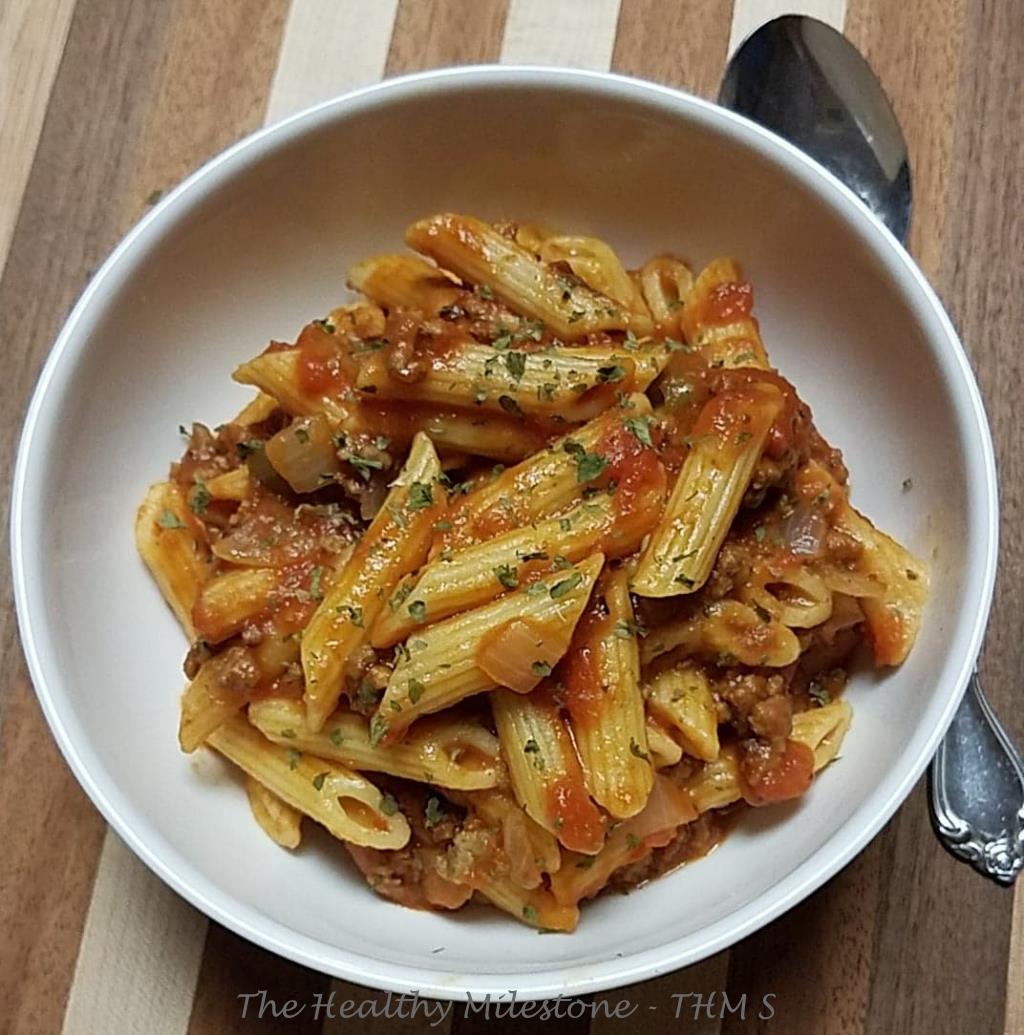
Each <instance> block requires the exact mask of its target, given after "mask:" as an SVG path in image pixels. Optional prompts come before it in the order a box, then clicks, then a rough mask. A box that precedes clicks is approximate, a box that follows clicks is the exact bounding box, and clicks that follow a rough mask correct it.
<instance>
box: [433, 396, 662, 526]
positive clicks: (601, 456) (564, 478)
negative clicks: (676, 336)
mask: <svg viewBox="0 0 1024 1035" xmlns="http://www.w3.org/2000/svg"><path fill="white" fill-rule="evenodd" d="M650 412H651V404H650V402H649V401H648V400H647V397H646V396H644V395H631V396H629V397H628V398H625V399H624V400H623V401H622V402H621V403H620V404H619V405H618V406H616V407H615V408H613V409H611V410H608V411H606V412H605V413H603V414H601V416H600V417H596V418H595V419H594V420H592V421H590V422H589V423H588V424H584V425H583V426H582V427H581V428H578V429H577V430H575V431H574V432H572V433H571V434H570V435H567V436H565V437H564V438H561V439H559V440H558V441H557V442H554V443H552V444H551V446H550V447H549V448H548V449H546V450H544V451H543V452H540V453H535V454H534V455H532V456H529V457H527V458H526V459H525V460H523V461H522V463H520V464H517V465H516V466H515V467H510V468H509V469H508V470H506V471H503V472H502V473H501V474H500V475H499V476H498V477H497V478H494V479H492V480H491V481H489V482H487V483H486V484H485V485H482V486H481V487H479V488H477V489H474V490H473V491H472V492H470V493H469V494H468V495H467V496H464V497H463V498H462V499H461V500H460V501H459V502H458V503H457V504H456V505H455V506H454V507H453V508H452V512H451V514H450V515H449V518H450V520H451V522H452V525H453V526H454V527H453V531H452V532H451V533H450V534H449V535H448V536H446V537H445V542H446V545H452V546H463V545H467V544H468V543H472V542H477V541H480V540H482V539H490V538H493V537H494V536H495V535H497V534H498V533H500V532H506V531H508V530H509V529H512V528H517V527H521V526H523V525H527V524H529V523H530V522H532V521H536V520H537V519H538V518H542V517H550V516H551V515H552V514H558V513H559V512H561V511H563V510H565V509H566V508H567V507H569V506H571V505H572V504H573V503H575V502H576V501H578V500H579V499H580V498H581V497H582V496H583V494H584V493H585V492H586V490H587V489H588V488H593V487H594V482H595V481H597V480H598V479H599V478H600V477H601V476H602V475H603V474H604V473H605V472H606V469H607V466H608V453H609V449H608V444H609V443H610V442H611V441H613V439H614V437H615V436H617V435H618V433H619V430H620V429H621V428H622V427H623V425H624V424H625V422H627V421H634V422H635V421H641V422H642V421H643V418H645V417H646V416H647V415H649V414H650ZM631 426H634V427H635V426H636V425H635V424H633V425H631ZM651 452H652V453H653V450H651Z"/></svg>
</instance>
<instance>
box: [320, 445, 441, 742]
mask: <svg viewBox="0 0 1024 1035" xmlns="http://www.w3.org/2000/svg"><path fill="white" fill-rule="evenodd" d="M440 478H441V465H440V463H439V462H438V459H437V454H436V453H435V452H434V447H433V446H432V445H431V443H430V439H428V438H427V437H426V436H425V435H420V436H417V438H416V439H415V440H414V441H413V444H412V448H411V450H410V453H409V459H408V460H407V461H406V464H405V466H404V467H403V468H402V472H401V474H400V475H399V476H398V479H397V480H396V481H395V483H394V485H393V487H392V489H391V491H390V492H389V493H388V495H387V498H386V499H385V501H384V505H383V506H382V507H381V509H380V511H379V512H378V514H377V516H376V517H375V518H374V520H373V522H372V524H371V525H370V527H369V528H368V529H367V530H366V532H365V533H364V535H363V538H362V539H361V540H360V541H359V545H358V546H357V547H356V549H355V551H354V552H353V554H352V556H351V557H350V558H349V559H348V561H347V563H346V564H345V565H344V566H343V567H342V569H341V571H340V572H338V575H337V578H336V579H335V581H334V584H333V585H332V586H331V588H330V590H329V591H328V592H327V594H326V595H325V596H324V599H323V601H322V602H321V604H320V606H319V607H318V608H317V610H316V612H315V613H314V614H313V617H312V618H311V619H310V621H309V625H308V626H307V627H306V630H305V633H304V635H303V637H302V671H303V674H304V675H305V680H306V691H305V701H306V717H307V725H308V726H309V728H310V729H311V730H314V731H315V730H319V729H320V728H321V727H322V726H323V724H324V722H325V721H326V719H327V716H328V715H330V713H331V712H332V711H334V708H335V705H336V704H337V703H338V699H339V698H340V697H341V694H342V691H343V689H344V683H345V676H346V671H347V668H348V667H349V665H350V662H351V661H352V660H353V659H354V657H355V654H356V652H357V650H358V648H359V647H360V646H361V645H362V644H363V643H364V642H365V640H366V637H367V632H368V630H369V628H370V626H371V625H372V624H373V622H374V621H375V620H376V618H377V614H378V613H379V611H380V609H381V608H382V607H383V606H384V603H385V601H386V600H387V599H388V597H389V596H390V594H391V592H392V590H393V589H394V587H395V584H396V583H397V582H398V580H399V579H400V578H401V577H402V576H403V575H405V574H407V573H408V572H410V571H413V570H415V569H416V568H417V567H419V565H420V564H422V563H423V561H424V560H425V559H426V555H427V550H428V549H429V545H430V537H431V530H432V528H433V525H434V523H435V522H436V521H437V520H438V518H439V516H440V515H441V514H442V513H443V511H444V506H445V503H444V498H443V492H442V489H441V486H440Z"/></svg>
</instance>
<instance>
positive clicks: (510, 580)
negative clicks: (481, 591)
mask: <svg viewBox="0 0 1024 1035" xmlns="http://www.w3.org/2000/svg"><path fill="white" fill-rule="evenodd" d="M494 575H495V578H497V580H498V581H499V582H500V583H501V584H502V585H503V586H504V587H505V588H506V589H515V588H516V587H517V586H518V585H519V572H518V571H517V570H516V569H515V567H514V566H513V565H511V564H499V565H498V566H497V567H496V568H495V569H494Z"/></svg>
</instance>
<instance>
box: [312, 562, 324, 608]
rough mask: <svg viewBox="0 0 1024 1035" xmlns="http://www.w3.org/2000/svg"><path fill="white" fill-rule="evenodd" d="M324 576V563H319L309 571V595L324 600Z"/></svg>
mask: <svg viewBox="0 0 1024 1035" xmlns="http://www.w3.org/2000/svg"><path fill="white" fill-rule="evenodd" d="M323 577H324V568H323V565H322V564H318V565H317V566H316V567H315V568H314V569H313V570H312V571H311V572H310V573H309V595H310V596H311V597H312V598H313V599H314V600H317V601H320V600H323V598H324V594H323V590H322V589H321V588H320V582H321V580H322V579H323Z"/></svg>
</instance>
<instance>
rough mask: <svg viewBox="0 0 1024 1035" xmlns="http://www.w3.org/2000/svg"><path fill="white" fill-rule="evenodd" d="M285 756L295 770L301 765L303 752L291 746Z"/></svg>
mask: <svg viewBox="0 0 1024 1035" xmlns="http://www.w3.org/2000/svg"><path fill="white" fill-rule="evenodd" d="M285 758H287V759H288V768H289V769H291V770H292V771H293V772H294V771H295V770H296V769H298V767H299V760H300V759H301V758H302V752H301V751H296V750H295V748H289V749H288V753H287V754H286V755H285Z"/></svg>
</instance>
